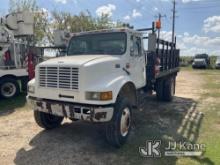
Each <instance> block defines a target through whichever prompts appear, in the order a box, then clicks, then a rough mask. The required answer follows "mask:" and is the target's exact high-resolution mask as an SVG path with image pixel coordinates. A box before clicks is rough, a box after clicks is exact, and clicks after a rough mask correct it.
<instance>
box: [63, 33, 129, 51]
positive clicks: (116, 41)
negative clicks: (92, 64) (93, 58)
mask: <svg viewBox="0 0 220 165" xmlns="http://www.w3.org/2000/svg"><path fill="white" fill-rule="evenodd" d="M126 40H127V37H126V33H124V32H114V33H99V34H97V33H96V34H86V35H81V36H75V37H73V38H72V39H71V40H70V43H69V48H68V51H67V55H87V54H91V55H94V54H109V55H122V54H124V53H125V51H126V43H127V42H126Z"/></svg>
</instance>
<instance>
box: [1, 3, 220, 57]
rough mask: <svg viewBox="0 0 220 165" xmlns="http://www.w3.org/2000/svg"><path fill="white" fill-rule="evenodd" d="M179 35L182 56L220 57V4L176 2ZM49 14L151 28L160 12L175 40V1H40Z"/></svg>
mask: <svg viewBox="0 0 220 165" xmlns="http://www.w3.org/2000/svg"><path fill="white" fill-rule="evenodd" d="M176 1H177V7H176V10H177V18H176V35H177V36H178V37H177V41H178V46H179V47H180V48H181V50H182V51H181V52H182V53H181V54H182V55H193V54H195V53H202V52H207V53H210V54H216V55H220V0H176ZM8 3H9V0H4V1H1V6H0V14H1V15H2V14H6V13H7V10H8V6H9V4H8ZM37 3H38V5H39V6H40V7H41V8H45V9H47V11H48V12H50V11H52V10H54V9H56V10H58V11H69V12H71V13H73V14H77V13H79V12H80V11H85V10H87V9H88V10H89V11H90V12H91V13H92V15H93V16H99V15H100V14H101V13H108V14H109V15H110V16H111V18H112V20H113V21H116V20H121V21H124V22H128V23H130V24H131V25H134V27H135V28H141V27H149V26H150V25H151V22H152V21H153V20H155V16H156V15H158V13H159V12H160V13H161V14H162V15H166V17H165V18H163V19H162V27H163V28H162V37H163V38H165V39H168V40H169V39H170V38H171V32H170V31H171V16H172V12H171V9H172V1H171V0H47V1H46V0H37Z"/></svg>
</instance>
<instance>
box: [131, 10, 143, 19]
mask: <svg viewBox="0 0 220 165" xmlns="http://www.w3.org/2000/svg"><path fill="white" fill-rule="evenodd" d="M132 17H133V18H137V17H142V14H141V13H140V12H138V11H137V10H136V9H133V11H132Z"/></svg>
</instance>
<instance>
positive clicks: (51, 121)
mask: <svg viewBox="0 0 220 165" xmlns="http://www.w3.org/2000/svg"><path fill="white" fill-rule="evenodd" d="M34 119H35V121H36V123H37V124H38V125H39V126H40V127H42V128H44V129H53V128H56V127H58V126H60V125H61V123H62V121H63V117H59V116H54V115H51V114H48V113H44V112H40V111H34Z"/></svg>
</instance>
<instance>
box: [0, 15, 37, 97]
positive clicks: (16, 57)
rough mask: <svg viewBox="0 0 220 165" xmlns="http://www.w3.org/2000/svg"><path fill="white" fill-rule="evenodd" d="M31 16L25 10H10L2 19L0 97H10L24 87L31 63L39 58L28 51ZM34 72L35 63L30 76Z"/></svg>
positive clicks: (0, 36) (0, 30)
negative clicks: (15, 11)
mask: <svg viewBox="0 0 220 165" xmlns="http://www.w3.org/2000/svg"><path fill="white" fill-rule="evenodd" d="M33 18H34V17H33V14H32V13H30V12H27V11H23V12H17V13H11V14H9V15H7V16H6V17H5V18H1V21H0V97H3V98H12V97H14V96H15V95H17V94H18V93H19V92H20V91H22V90H26V87H27V82H28V81H29V79H30V78H29V75H30V68H31V65H34V63H37V61H36V60H37V59H38V58H36V56H35V57H34V56H33V54H31V53H30V47H29V45H28V37H30V36H32V35H33V22H34V20H33ZM28 65H29V66H28ZM28 67H29V70H28V69H27V68H28ZM33 71H34V66H32V75H31V77H33V74H34V73H33ZM28 72H29V74H28ZM19 82H20V83H19Z"/></svg>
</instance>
